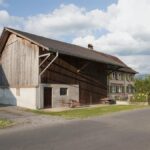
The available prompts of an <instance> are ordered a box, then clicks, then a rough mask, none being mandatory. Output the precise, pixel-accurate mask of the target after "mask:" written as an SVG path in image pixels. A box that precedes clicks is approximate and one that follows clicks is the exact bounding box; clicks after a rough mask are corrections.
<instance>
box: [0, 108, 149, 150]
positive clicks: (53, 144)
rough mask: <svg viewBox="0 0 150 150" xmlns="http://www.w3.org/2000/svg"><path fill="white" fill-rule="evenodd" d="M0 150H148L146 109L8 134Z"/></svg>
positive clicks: (0, 138)
mask: <svg viewBox="0 0 150 150" xmlns="http://www.w3.org/2000/svg"><path fill="white" fill-rule="evenodd" d="M39 121H40V120H39ZM0 150H150V109H142V110H136V111H129V112H121V113H115V114H113V115H108V116H103V117H95V118H90V119H85V120H78V121H70V122H67V123H62V124H58V125H54V126H43V127H40V128H35V129H28V130H22V131H18V132H17V131H15V132H10V133H9V131H8V132H6V133H5V134H0Z"/></svg>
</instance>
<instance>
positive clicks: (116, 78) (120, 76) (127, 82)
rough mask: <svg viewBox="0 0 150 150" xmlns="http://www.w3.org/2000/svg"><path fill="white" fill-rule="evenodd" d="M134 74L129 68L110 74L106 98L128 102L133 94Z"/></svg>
mask: <svg viewBox="0 0 150 150" xmlns="http://www.w3.org/2000/svg"><path fill="white" fill-rule="evenodd" d="M136 73H137V72H136V71H134V70H133V69H131V68H129V67H126V68H121V69H119V70H117V71H113V72H111V73H110V74H109V76H108V97H109V98H111V99H115V100H121V101H129V100H130V99H131V98H132V96H133V93H134V76H135V74H136Z"/></svg>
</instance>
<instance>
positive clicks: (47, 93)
mask: <svg viewBox="0 0 150 150" xmlns="http://www.w3.org/2000/svg"><path fill="white" fill-rule="evenodd" d="M51 107H52V88H50V87H44V108H51Z"/></svg>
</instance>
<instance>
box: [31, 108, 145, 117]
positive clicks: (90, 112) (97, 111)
mask: <svg viewBox="0 0 150 150" xmlns="http://www.w3.org/2000/svg"><path fill="white" fill-rule="evenodd" d="M146 107H148V106H140V105H119V106H118V105H110V106H99V107H95V108H93V107H92V108H80V109H72V110H67V111H61V112H48V111H42V110H32V112H34V113H37V114H45V115H52V116H62V117H64V118H68V119H73V118H88V117H93V116H100V115H104V114H109V113H113V112H119V111H127V110H133V109H140V108H146Z"/></svg>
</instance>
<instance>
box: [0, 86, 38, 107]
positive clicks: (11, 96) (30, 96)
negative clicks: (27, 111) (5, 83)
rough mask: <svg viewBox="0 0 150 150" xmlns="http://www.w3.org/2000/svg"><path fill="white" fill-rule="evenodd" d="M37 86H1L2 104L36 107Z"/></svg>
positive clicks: (0, 99) (0, 101) (0, 102)
mask: <svg viewBox="0 0 150 150" xmlns="http://www.w3.org/2000/svg"><path fill="white" fill-rule="evenodd" d="M36 100H37V88H19V89H16V88H0V104H8V105H15V106H20V107H25V108H31V109H36V108H37V107H36Z"/></svg>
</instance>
